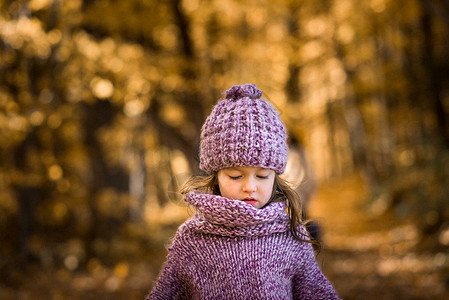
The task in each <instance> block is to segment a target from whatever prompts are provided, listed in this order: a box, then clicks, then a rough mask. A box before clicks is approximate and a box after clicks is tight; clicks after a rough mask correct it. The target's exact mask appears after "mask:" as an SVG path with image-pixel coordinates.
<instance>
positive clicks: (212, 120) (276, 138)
mask: <svg viewBox="0 0 449 300" xmlns="http://www.w3.org/2000/svg"><path fill="white" fill-rule="evenodd" d="M261 96H262V91H260V90H259V89H257V87H256V86H255V85H254V84H245V85H236V86H233V87H232V88H230V89H229V90H228V91H226V93H225V99H224V100H222V101H219V102H218V103H217V105H215V107H214V108H213V110H212V112H211V114H210V115H209V116H208V117H207V119H206V121H205V123H204V125H203V127H202V130H201V142H200V168H201V169H202V170H203V171H205V172H206V173H208V174H212V173H213V172H216V171H218V170H220V169H224V168H230V167H237V166H250V167H262V168H267V169H272V170H274V171H275V172H276V173H277V174H282V173H283V172H284V170H285V165H286V163H287V151H288V150H287V149H288V148H287V141H286V140H287V132H286V129H285V126H284V123H283V122H282V121H281V119H280V117H279V113H278V112H277V111H276V109H275V108H274V107H273V106H272V105H271V104H270V103H269V102H268V101H266V100H265V99H263V98H261Z"/></svg>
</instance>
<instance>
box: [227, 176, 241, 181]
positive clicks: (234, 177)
mask: <svg viewBox="0 0 449 300" xmlns="http://www.w3.org/2000/svg"><path fill="white" fill-rule="evenodd" d="M240 177H242V176H229V178H231V179H232V180H237V179H239V178H240Z"/></svg>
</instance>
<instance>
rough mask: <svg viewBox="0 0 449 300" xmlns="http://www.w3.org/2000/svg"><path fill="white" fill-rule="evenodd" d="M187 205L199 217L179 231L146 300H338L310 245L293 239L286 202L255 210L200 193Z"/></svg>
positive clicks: (229, 200)
mask: <svg viewBox="0 0 449 300" xmlns="http://www.w3.org/2000/svg"><path fill="white" fill-rule="evenodd" d="M186 201H187V202H189V203H190V204H191V205H193V206H194V207H195V208H196V209H197V213H196V214H195V215H194V216H193V217H192V218H190V219H189V220H187V221H186V222H185V223H184V224H183V225H181V227H180V228H179V229H178V232H177V234H176V236H175V238H174V240H173V243H172V245H171V246H170V247H169V254H168V257H167V261H166V263H165V265H164V268H163V269H162V271H161V274H160V276H159V279H158V280H157V282H156V283H155V285H154V287H153V289H152V291H151V293H150V294H149V295H148V297H147V300H152V299H276V300H279V299H320V300H323V299H339V298H338V296H337V294H336V292H335V290H334V288H333V287H332V285H331V284H330V283H329V281H328V280H327V279H326V277H325V276H324V275H323V274H322V272H321V271H320V269H319V267H318V265H317V263H316V260H315V256H314V252H313V250H312V246H311V244H310V243H306V242H299V241H297V240H295V239H294V238H293V237H292V235H291V233H290V231H289V225H288V215H287V214H286V213H285V204H284V203H280V202H274V203H270V204H269V205H268V206H266V207H265V208H264V209H256V208H254V207H252V206H251V205H249V204H247V203H244V202H242V201H238V200H232V199H227V198H224V197H221V196H215V195H209V194H201V193H198V192H190V193H189V194H187V196H186ZM301 231H302V232H304V228H301Z"/></svg>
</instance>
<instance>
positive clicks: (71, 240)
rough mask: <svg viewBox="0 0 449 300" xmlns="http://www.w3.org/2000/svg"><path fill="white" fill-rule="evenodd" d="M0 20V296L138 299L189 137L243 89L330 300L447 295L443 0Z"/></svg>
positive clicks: (234, 0) (69, 8) (46, 0)
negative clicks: (279, 166)
mask: <svg viewBox="0 0 449 300" xmlns="http://www.w3.org/2000/svg"><path fill="white" fill-rule="evenodd" d="M0 7H1V13H0V130H1V131H0V298H1V299H40V298H42V299H142V298H143V297H145V294H146V293H147V292H148V290H149V289H150V288H151V286H152V283H153V280H155V279H156V276H157V274H158V272H159V268H160V265H161V264H162V262H163V261H164V257H165V248H164V247H165V245H166V244H167V243H168V242H169V238H170V236H171V235H172V234H173V233H174V232H175V230H176V228H177V226H178V225H179V224H180V223H181V222H182V221H183V220H185V218H186V217H188V214H189V213H188V209H187V207H186V206H185V205H184V204H183V202H182V199H181V198H180V196H179V194H178V193H177V192H176V191H177V188H178V187H179V184H180V182H183V180H185V178H187V177H188V176H190V175H191V174H198V172H199V170H198V168H197V161H196V152H197V151H196V149H197V143H198V135H199V131H200V128H201V125H202V123H203V121H204V119H205V117H206V116H207V115H208V114H209V112H210V110H211V107H212V105H213V104H214V103H215V102H216V101H217V100H218V99H220V98H221V97H222V93H223V91H224V90H226V89H227V88H229V87H230V86H231V85H233V84H242V83H248V82H253V83H256V84H257V86H258V87H259V88H260V89H262V91H264V96H265V97H266V98H267V99H269V101H271V102H272V103H273V104H274V105H275V106H276V107H277V108H278V109H279V111H280V112H281V117H282V119H283V120H284V122H285V123H286V125H287V127H288V129H289V131H290V136H291V137H294V138H295V139H296V140H297V141H299V142H298V143H299V144H298V145H299V147H300V148H301V149H302V153H303V154H304V153H306V156H303V158H307V160H306V161H307V162H308V163H307V168H304V170H305V169H307V170H308V171H307V172H305V171H302V172H298V174H302V175H301V176H303V177H304V172H305V173H307V174H306V175H307V178H308V180H306V181H304V182H305V185H304V189H305V190H306V189H307V186H309V187H310V186H311V185H312V186H314V185H315V183H316V186H317V189H315V191H314V193H313V194H311V203H310V206H309V207H310V211H309V215H310V216H312V217H314V218H317V219H318V220H319V221H320V222H321V224H322V226H323V231H324V234H323V237H322V238H323V246H324V250H323V251H322V253H321V254H320V255H319V256H318V260H319V262H320V263H321V264H322V267H323V271H324V272H325V274H326V275H327V276H328V277H329V279H330V280H331V281H332V282H333V283H334V285H335V287H336V289H337V291H338V292H339V294H340V296H341V297H344V298H345V299H444V298H445V297H448V291H449V251H448V250H449V202H448V200H449V197H448V196H449V151H448V150H449V124H448V122H449V120H448V117H449V1H447V0H407V1H405V0H395V1H393V0H367V1H357V0H339V1H331V0H316V1H305V0H273V1H272V0H260V1H257V0H241V1H238V0H166V1H151V0H126V1H114V0H97V1H94V0H65V1H62V0H29V1H28V0H1V1H0ZM304 151H305V152H304ZM298 176H299V175H298ZM300 190H301V187H300ZM446 299H448V298H446Z"/></svg>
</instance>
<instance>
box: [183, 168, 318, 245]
mask: <svg viewBox="0 0 449 300" xmlns="http://www.w3.org/2000/svg"><path fill="white" fill-rule="evenodd" d="M191 190H197V191H201V192H205V193H210V194H214V195H220V188H219V186H218V176H217V172H215V173H213V174H212V175H209V176H196V177H192V178H191V179H190V180H189V181H187V183H186V184H185V185H184V186H183V188H182V189H181V193H182V194H186V193H188V192H189V191H191ZM275 201H276V202H277V201H286V203H287V213H288V215H289V216H290V218H289V219H290V232H291V234H292V235H293V237H294V238H295V239H296V240H298V241H302V242H308V243H311V244H313V245H314V246H315V248H316V250H318V251H319V249H320V243H319V241H317V240H315V239H314V238H313V237H312V236H311V235H310V233H308V232H305V233H303V232H302V231H300V229H299V228H300V226H304V227H305V226H306V225H307V223H309V221H306V220H304V219H303V216H304V214H303V205H302V201H301V198H300V197H299V195H298V193H297V192H296V191H295V190H294V189H293V188H291V187H290V185H289V184H288V182H287V181H286V180H284V179H282V178H281V177H280V176H279V175H278V174H276V175H275V178H274V184H273V192H272V194H271V198H270V200H269V201H268V203H271V202H275Z"/></svg>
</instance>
